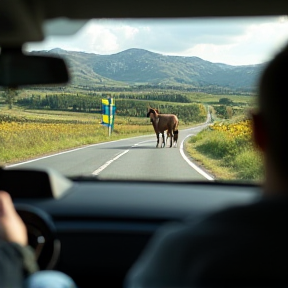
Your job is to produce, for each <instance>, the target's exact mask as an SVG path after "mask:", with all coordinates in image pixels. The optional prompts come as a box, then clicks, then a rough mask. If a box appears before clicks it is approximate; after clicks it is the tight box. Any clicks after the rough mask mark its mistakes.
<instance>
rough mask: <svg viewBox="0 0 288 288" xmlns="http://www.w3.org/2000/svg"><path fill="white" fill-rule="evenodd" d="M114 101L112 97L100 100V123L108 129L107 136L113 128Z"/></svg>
mask: <svg viewBox="0 0 288 288" xmlns="http://www.w3.org/2000/svg"><path fill="white" fill-rule="evenodd" d="M115 111H116V106H115V100H114V98H112V97H108V99H102V121H101V124H102V125H104V126H107V127H108V135H109V136H111V134H112V130H113V128H114V118H115Z"/></svg>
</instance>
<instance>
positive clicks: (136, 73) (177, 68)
mask: <svg viewBox="0 0 288 288" xmlns="http://www.w3.org/2000/svg"><path fill="white" fill-rule="evenodd" d="M33 53H39V54H52V55H58V56H61V57H64V58H65V59H66V60H67V64H68V66H69V68H70V70H71V73H72V76H73V82H72V83H73V85H75V86H88V87H91V88H92V87H94V86H118V87H119V86H128V85H161V86H179V85H184V86H186V87H209V86H217V87H223V88H228V89H230V90H242V91H252V90H254V89H255V87H256V85H257V83H256V81H257V79H258V76H259V74H260V72H261V70H262V69H263V66H264V64H258V65H244V66H232V65H226V64H222V63H212V62H209V61H205V60H203V59H201V58H198V57H184V56H167V55H162V54H158V53H153V52H150V51H147V50H144V49H136V48H132V49H128V50H125V51H122V52H120V53H117V54H112V55H99V54H93V53H84V52H74V51H66V50H62V49H59V48H56V49H52V50H50V51H39V52H33Z"/></svg>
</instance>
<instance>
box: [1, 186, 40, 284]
mask: <svg viewBox="0 0 288 288" xmlns="http://www.w3.org/2000/svg"><path fill="white" fill-rule="evenodd" d="M37 270H38V265H37V262H36V259H35V253H34V251H33V249H32V248H31V247H30V246H28V236H27V229H26V226H25V224H24V223H23V221H22V219H21V218H20V216H19V215H18V213H17V212H16V210H15V208H14V205H13V202H12V199H11V197H10V195H9V194H8V193H7V192H5V191H0V287H12V288H14V287H21V286H22V285H23V281H24V279H25V278H26V276H28V275H29V274H31V273H33V272H35V271H37Z"/></svg>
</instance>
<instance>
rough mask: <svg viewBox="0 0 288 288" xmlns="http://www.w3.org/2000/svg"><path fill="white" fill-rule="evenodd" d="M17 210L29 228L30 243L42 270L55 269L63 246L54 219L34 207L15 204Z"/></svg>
mask: <svg viewBox="0 0 288 288" xmlns="http://www.w3.org/2000/svg"><path fill="white" fill-rule="evenodd" d="M15 208H16V211H17V212H18V214H19V215H20V217H21V218H22V220H23V222H24V223H25V225H26V227H27V232H28V243H29V245H30V246H31V247H32V248H34V250H35V255H36V259H37V262H38V265H39V268H40V270H51V269H53V268H54V267H55V265H56V263H57V261H58V258H59V255H60V248H61V246H60V241H59V239H57V237H56V228H55V225H54V223H53V220H52V218H51V217H50V215H48V214H47V213H46V212H45V211H43V210H41V209H39V208H36V207H34V206H32V205H27V204H15Z"/></svg>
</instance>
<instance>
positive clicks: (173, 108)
mask: <svg viewBox="0 0 288 288" xmlns="http://www.w3.org/2000/svg"><path fill="white" fill-rule="evenodd" d="M150 105H151V106H153V108H158V109H159V111H160V113H162V114H166V113H169V114H175V115H177V116H178V118H179V119H181V120H182V121H184V122H202V121H205V119H206V115H207V112H206V109H205V107H204V106H203V105H202V104H198V103H191V104H186V105H181V104H178V105H177V104H161V103H154V105H153V102H152V103H150ZM147 108H148V106H147V102H144V101H133V100H118V101H117V102H116V111H117V115H119V116H131V117H146V115H147Z"/></svg>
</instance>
